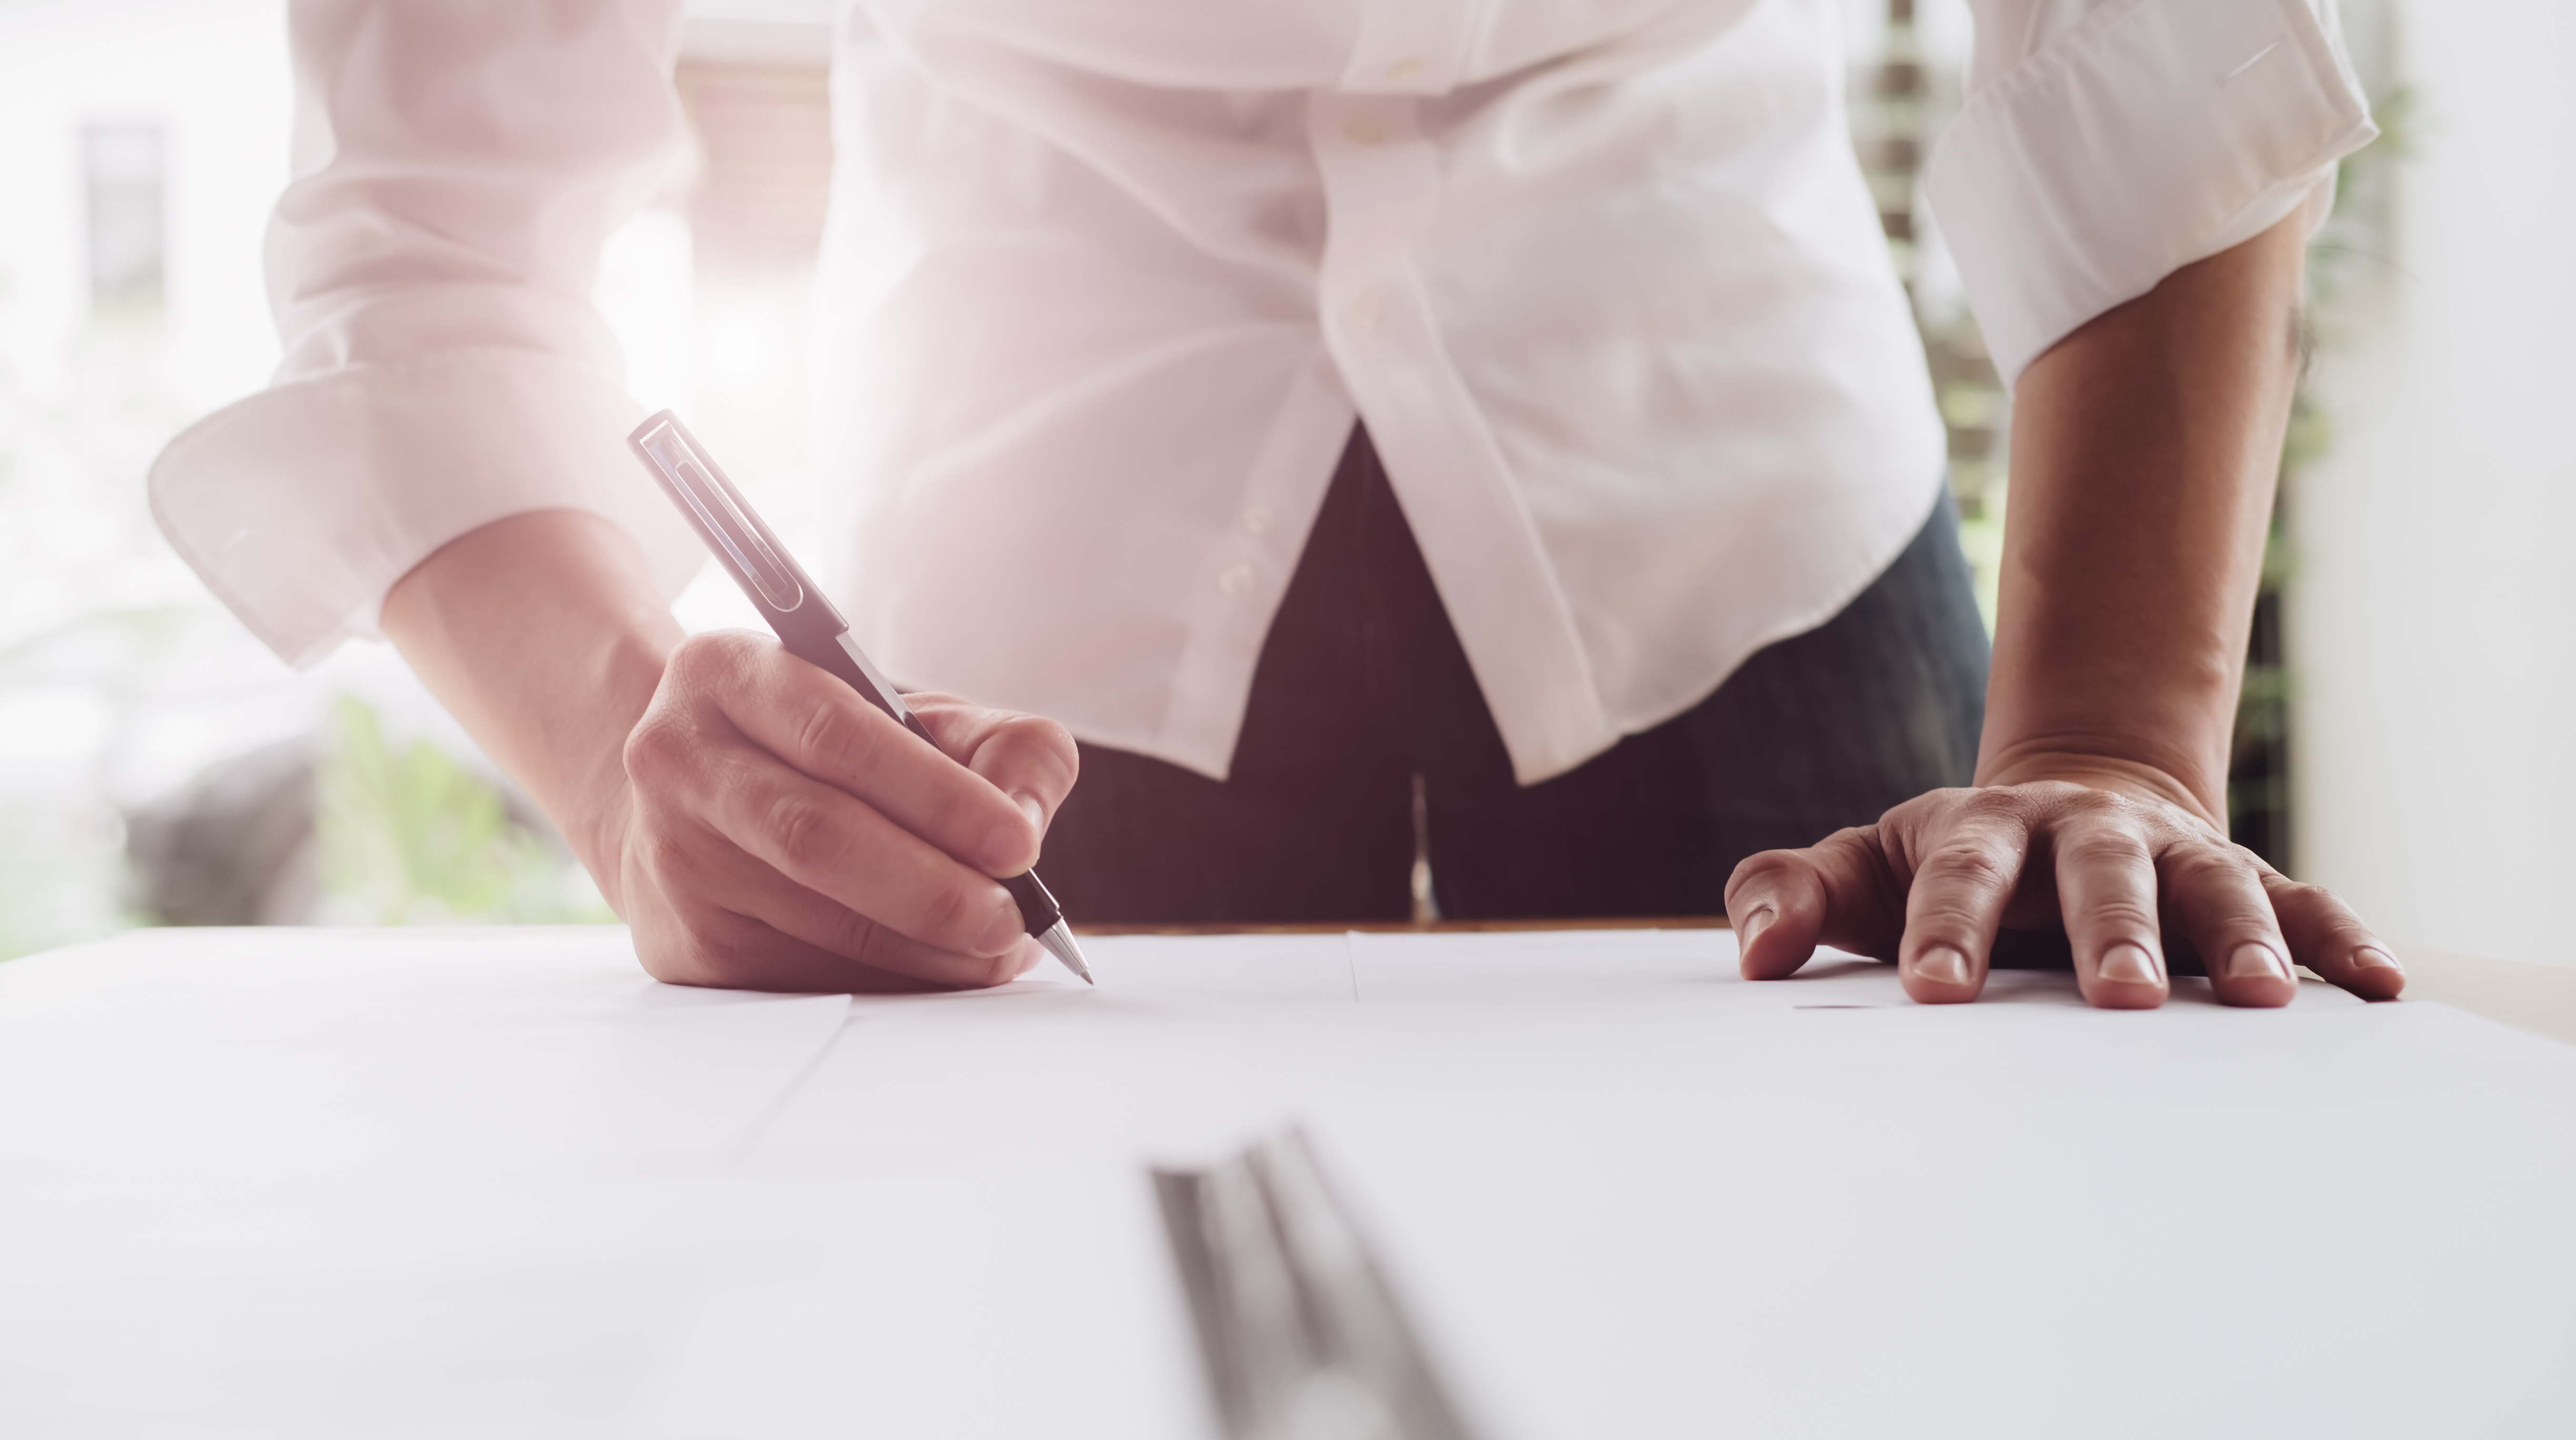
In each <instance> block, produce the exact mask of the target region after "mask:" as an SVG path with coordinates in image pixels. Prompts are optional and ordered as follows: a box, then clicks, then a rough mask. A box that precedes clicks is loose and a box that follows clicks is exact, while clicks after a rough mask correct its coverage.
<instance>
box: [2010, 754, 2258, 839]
mask: <svg viewBox="0 0 2576 1440" xmlns="http://www.w3.org/2000/svg"><path fill="white" fill-rule="evenodd" d="M2043 781H2059V782H2063V783H2067V784H2075V785H2083V786H2086V787H2088V788H2091V789H2095V790H2108V791H2111V792H2112V793H2114V794H2119V795H2127V796H2129V797H2131V798H2133V799H2140V800H2161V801H2164V802H2165V803H2166V804H2169V805H2172V806H2174V807H2176V808H2177V809H2180V810H2182V811H2184V812H2185V813H2187V814H2190V815H2192V816H2194V817H2196V818H2198V819H2199V820H2200V821H2201V823H2203V824H2205V825H2207V826H2209V828H2210V829H2212V830H2214V831H2216V832H2217V833H2218V834H2219V835H2221V836H2224V835H2225V834H2226V833H2227V798H2226V797H2227V791H2226V775H2225V773H2224V772H2223V771H2217V772H2215V773H2213V772H2211V770H2210V769H2209V767H2207V766H2203V765H2195V764H2193V763H2191V762H2189V761H2188V760H2186V759H2183V758H2181V757H2177V756H2171V755H2162V756H2160V755H2156V754H2155V753H2154V752H2153V749H2152V747H2147V746H2134V747H2132V746H2126V745H2120V744H2106V743H2101V742H2099V741H2088V742H2086V743H2083V744H2072V745H2071V744H2067V743H2065V742H2063V741H2057V742H2047V741H2004V742H1990V743H1989V744H1988V745H1987V746H1986V747H1985V749H1984V751H1983V752H1982V753H1981V754H1980V755H1979V756H1978V758H1977V779H1976V783H1977V784H1979V785H1996V786H2000V785H2030V784H2037V783H2040V782H2043Z"/></svg>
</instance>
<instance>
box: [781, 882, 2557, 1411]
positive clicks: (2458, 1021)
mask: <svg viewBox="0 0 2576 1440" xmlns="http://www.w3.org/2000/svg"><path fill="white" fill-rule="evenodd" d="M1093 948H1094V951H1095V953H1094V956H1093V958H1094V961H1095V968H1096V970H1097V972H1098V974H1099V977H1100V989H1099V990H1098V991H1097V992H1095V993H1092V994H1089V995H1084V994H1078V993H1076V992H1075V989H1074V987H1072V986H1071V985H1069V984H1062V983H1056V982H1041V983H1036V984H1027V985H1022V986H1018V987H1010V988H1006V989H1004V990H1002V991H998V992H990V993H985V994H976V995H956V996H940V997H907V998H901V999H891V1000H883V1001H878V1000H868V1001H861V1002H859V1003H858V1005H857V1007H856V1013H855V1016H854V1019H853V1022H852V1024H851V1026H850V1028H849V1029H848V1030H847V1031H846V1032H845V1033H844V1034H843V1036H842V1037H841V1039H840V1040H839V1041H838V1042H837V1043H836V1045H835V1047H834V1049H833V1052H832V1054H831V1055H830V1056H829V1057H828V1058H827V1059H826V1060H825V1061H824V1062H823V1064H822V1065H821V1066H819V1067H818V1068H817V1070H816V1072H815V1074H814V1076H813V1078H812V1079H811V1080H810V1081H809V1082H808V1083H807V1084H806V1085H805V1086H803V1087H800V1089H799V1091H798V1094H797V1097H796V1099H795V1100H794V1101H793V1102H791V1104H790V1105H789V1106H788V1107H787V1108H786V1109H785V1110H783V1111H782V1112H781V1114H780V1115H779V1116H778V1118H777V1119H776V1121H774V1122H773V1123H772V1124H771V1125H770V1126H769V1127H768V1129H767V1130H766V1131H765V1132H764V1136H763V1140H762V1142H761V1147H760V1158H761V1159H762V1160H764V1161H766V1162H769V1163H777V1164H780V1165H782V1166H794V1167H799V1168H808V1167H810V1168H837V1169H843V1170H845V1171H849V1172H857V1171H866V1172H869V1173H872V1174H876V1175H879V1176H883V1177H888V1178H891V1177H897V1176H902V1177H908V1178H909V1179H911V1180H913V1181H915V1182H917V1183H921V1184H923V1185H926V1186H944V1187H945V1188H947V1189H949V1191H950V1192H951V1193H952V1194H954V1195H955V1196H956V1197H958V1199H957V1202H956V1203H957V1207H958V1208H957V1210H956V1211H955V1218H954V1220H953V1221H952V1220H947V1219H944V1218H941V1217H935V1216H923V1217H921V1223H922V1225H923V1227H924V1228H920V1229H915V1230H912V1231H909V1232H907V1234H906V1238H905V1242H904V1248H905V1249H906V1251H907V1252H908V1253H909V1254H910V1255H911V1256H913V1257H916V1258H914V1259H913V1260H912V1261H910V1262H908V1263H909V1264H910V1265H911V1266H912V1267H913V1268H912V1269H911V1271H910V1273H913V1274H915V1275H919V1276H923V1277H924V1280H925V1282H926V1280H927V1271H928V1268H929V1265H930V1262H928V1261H925V1260H921V1259H919V1258H918V1257H921V1256H924V1255H927V1254H952V1255H953V1254H957V1253H964V1252H971V1253H972V1254H973V1255H974V1256H975V1258H974V1259H973V1260H972V1261H971V1262H969V1269H970V1270H971V1272H972V1275H973V1276H974V1277H976V1278H975V1279H973V1280H969V1281H967V1282H965V1283H964V1284H963V1285H962V1286H960V1287H958V1288H952V1289H949V1290H947V1291H946V1292H944V1293H943V1294H942V1296H941V1299H940V1300H939V1302H938V1303H937V1305H936V1307H935V1309H934V1311H933V1312H931V1313H927V1314H925V1313H924V1312H921V1311H919V1310H912V1311H909V1312H908V1313H895V1312H891V1311H890V1312H889V1313H886V1314H884V1315H881V1316H877V1317H875V1318H874V1319H872V1320H869V1321H867V1322H866V1334H867V1337H868V1348H867V1353H868V1354H869V1355H870V1357H871V1359H870V1361H869V1363H868V1364H867V1366H866V1367H865V1370H866V1379H867V1384H868V1386H869V1387H870V1389H871V1393H874V1394H876V1395H878V1396H880V1397H882V1398H884V1399H885V1400H886V1402H887V1403H888V1405H889V1406H890V1408H891V1411H892V1413H906V1414H909V1413H920V1412H921V1411H922V1410H923V1408H924V1407H928V1406H931V1405H933V1404H935V1403H936V1401H935V1397H936V1396H938V1395H950V1396H955V1395H960V1394H969V1393H971V1394H972V1396H973V1399H972V1402H971V1408H972V1409H973V1410H974V1412H975V1413H974V1414H973V1415H972V1416H971V1417H970V1416H968V1415H966V1414H964V1413H962V1411H961V1409H960V1407H959V1405H958V1403H957V1402H955V1401H954V1400H953V1399H952V1401H951V1403H950V1407H949V1412H948V1419H947V1422H946V1423H945V1424H944V1425H943V1426H942V1427H941V1428H940V1431H939V1433H943V1434H955V1435H994V1436H1000V1435H1009V1434H1015V1433H1022V1434H1024V1433H1034V1430H1036V1429H1044V1428H1047V1416H1048V1415H1049V1414H1050V1413H1053V1414H1056V1415H1062V1414H1065V1413H1071V1412H1074V1411H1079V1412H1080V1413H1082V1414H1084V1415H1085V1416H1086V1418H1087V1419H1091V1420H1096V1421H1097V1424H1096V1425H1093V1426H1090V1427H1088V1429H1087V1433H1097V1434H1104V1435H1112V1434H1114V1435H1182V1434H1208V1433H1213V1432H1212V1421H1211V1419H1210V1417H1209V1415H1208V1414H1207V1412H1206V1411H1205V1409H1204V1406H1205V1403H1206V1402H1205V1401H1204V1399H1202V1400H1201V1401H1200V1404H1201V1406H1202V1409H1201V1411H1200V1412H1199V1413H1198V1414H1196V1415H1195V1416H1192V1415H1187V1414H1182V1415H1176V1414H1175V1413H1174V1410H1173V1400H1172V1396H1173V1395H1174V1393H1175V1392H1176V1390H1177V1389H1178V1388H1179V1387H1184V1386H1196V1385H1197V1384H1198V1383H1199V1382H1198V1377H1197V1376H1196V1375H1195V1374H1193V1373H1191V1372H1189V1371H1188V1370H1187V1369H1186V1368H1185V1361H1186V1359H1187V1358H1188V1357H1189V1356H1190V1355H1191V1338H1190V1334H1189V1330H1188V1326H1187V1323H1186V1316H1187V1311H1186V1308H1185V1307H1184V1306H1183V1305H1182V1304H1181V1303H1180V1301H1179V1300H1178V1299H1177V1296H1178V1294H1179V1291H1180V1286H1179V1283H1178V1281H1177V1280H1176V1279H1175V1278H1174V1277H1173V1275H1172V1271H1171V1269H1170V1263H1171V1262H1170V1258H1169V1256H1168V1254H1167V1253H1166V1249H1165V1246H1164V1244H1163V1243H1162V1242H1163V1236H1162V1235H1161V1234H1160V1233H1159V1229H1160V1227H1159V1226H1158V1224H1157V1223H1156V1220H1155V1217H1154V1212H1153V1210H1152V1207H1151V1206H1150V1205H1149V1204H1148V1203H1147V1199H1146V1193H1145V1187H1144V1186H1143V1185H1142V1184H1141V1183H1140V1182H1139V1180H1138V1178H1137V1177H1138V1176H1139V1174H1140V1173H1141V1172H1142V1171H1143V1170H1144V1169H1145V1168H1146V1167H1148V1166H1151V1165H1163V1166H1169V1165H1176V1164H1177V1165H1205V1164H1208V1163H1211V1162H1215V1161H1219V1160H1221V1159H1222V1158H1223V1157H1224V1156H1226V1155H1227V1154H1228V1153H1230V1152H1231V1151H1232V1150H1233V1149H1235V1148H1236V1147H1238V1146H1240V1145H1241V1144H1242V1143H1245V1142H1247V1141H1249V1140H1252V1139H1255V1138H1257V1137H1259V1136H1260V1135H1262V1134H1264V1133H1268V1132H1269V1131H1270V1130H1271V1129H1272V1128H1273V1127H1275V1126H1278V1125H1281V1124H1285V1123H1291V1122H1294V1123H1297V1124H1300V1125H1302V1126H1303V1127H1304V1129H1305V1130H1306V1132H1307V1133H1308V1134H1310V1135H1311V1136H1312V1137H1313V1140H1314V1143H1315V1146H1316V1149H1317V1151H1318V1152H1319V1154H1320V1156H1321V1157H1322V1159H1323V1160H1324V1162H1325V1163H1326V1166H1327V1168H1328V1169H1329V1171H1330V1173H1332V1174H1333V1175H1334V1176H1335V1177H1336V1178H1337V1179H1338V1180H1339V1181H1341V1182H1342V1183H1343V1185H1344V1187H1345V1188H1346V1190H1347V1192H1348V1193H1347V1197H1346V1198H1347V1200H1348V1202H1349V1204H1350V1206H1351V1208H1352V1210H1353V1211H1354V1213H1355V1214H1356V1215H1357V1217H1358V1218H1359V1220H1360V1221H1361V1222H1362V1223H1363V1224H1364V1227H1365V1230H1366V1233H1368V1234H1369V1235H1370V1236H1371V1238H1372V1239H1373V1241H1374V1242H1375V1249H1376V1250H1377V1252H1378V1253H1379V1254H1380V1255H1381V1256H1382V1257H1383V1258H1384V1260H1385V1262H1386V1264H1387V1267H1388V1270H1389V1271H1390V1277H1391V1279H1392V1280H1393V1282H1394V1284H1395V1287H1396V1289H1397V1291H1398V1292H1399V1293H1400V1294H1401V1295H1403V1296H1404V1297H1405V1298H1406V1300H1407V1301H1408V1307H1409V1309H1410V1312H1411V1314H1412V1316H1413V1318H1414V1319H1415V1320H1416V1321H1417V1322H1418V1323H1419V1325H1420V1328H1421V1331H1422V1333H1423V1335H1424V1337H1425V1340H1426V1344H1427V1345H1428V1347H1429V1349H1430V1351H1431V1352H1432V1359H1433V1360H1434V1361H1435V1362H1436V1363H1437V1365H1438V1368H1439V1370H1440V1372H1441V1373H1442V1374H1443V1375H1444V1376H1446V1377H1447V1378H1448V1379H1449V1380H1450V1381H1451V1383H1452V1385H1453V1387H1454V1390H1455V1392H1456V1396H1457V1398H1458V1400H1459V1403H1460V1407H1461V1409H1462V1410H1463V1411H1465V1412H1466V1415H1467V1419H1468V1421H1469V1423H1470V1427H1471V1428H1472V1429H1473V1430H1474V1431H1475V1432H1476V1433H1478V1434H1481V1435H1488V1436H1494V1437H1513V1436H1520V1437H1533V1440H1535V1437H1549V1436H1563V1437H1583V1436H1595V1435H1614V1434H1615V1435H1704V1434H1745V1435H1830V1436H1881V1435H1888V1434H1909V1435H1947V1434H1957V1435H1975V1436H1980V1437H1984V1436H1998V1435H2003V1436H2052V1437H2056V1436H2065V1435H2077V1434H2080V1435H2086V1436H2120V1435H2135V1436H2170V1435H2174V1434H2180V1433H2190V1434H2202V1435H2247V1436H2253V1435H2277V1434H2281V1433H2313V1434H2333V1435H2338V1436H2350V1435H2391V1436H2395V1435H2420V1434H2424V1433H2435V1432H2447V1433H2478V1434H2482V1435H2509V1434H2549V1433H2559V1432H2563V1429H2564V1427H2565V1426H2566V1424H2567V1423H2568V1422H2569V1421H2570V1419H2571V1418H2576V1395H2571V1394H2570V1391H2569V1387H2565V1386H2563V1385H2561V1384H2560V1383H2559V1382H2558V1380H2557V1378H2556V1377H2558V1376H2559V1375H2561V1374H2562V1373H2563V1355H2564V1353H2565V1352H2566V1349H2567V1347H2570V1346H2576V1234H2572V1233H2571V1229H2576V1227H2569V1226H2568V1225H2567V1224H2566V1223H2565V1222H2564V1218H2563V1217H2564V1215H2565V1214H2566V1213H2570V1210H2571V1207H2576V1146H2571V1145H2569V1144H2568V1143H2567V1142H2568V1140H2569V1138H2570V1128H2571V1125H2576V1120H2571V1118H2570V1117H2576V1050H2570V1049H2569V1048H2568V1047H2565V1046H2560V1045H2556V1044H2553V1043H2551V1042H2547V1041H2543V1040H2539V1039H2536V1038H2532V1037H2527V1036H2522V1035H2519V1034H2516V1033H2513V1032H2510V1031H2507V1030H2504V1029H2502V1028H2501V1027H2497V1026H2493V1025H2491V1024H2488V1023H2487V1022H2484V1021H2480V1020H2476V1019H2474V1018H2471V1017H2468V1016H2464V1015H2461V1014H2459V1013H2457V1012H2453V1011H2449V1010H2446V1009H2443V1008H2441V1007H2436V1006H2407V1005H2386V1006H2365V1005H2363V1004H2361V1003H2360V1002H2358V1001H2356V1000H2354V999H2352V997H2350V996H2348V995H2345V994H2343V993H2342V992H2340V991H2335V990H2332V989H2330V988H2328V987H2325V986H2322V985H2315V984H2311V985H2309V986H2307V987H2305V989H2304V992H2303V993H2302V995H2301V996H2300V997H2299V999H2298V1001H2297V1003H2296V1004H2295V1005H2294V1006H2292V1007H2291V1008H2290V1009H2288V1010H2286V1011H2280V1012H2253V1011H2241V1010H2235V1009H2230V1008H2227V1007H2222V1006H2219V1005H2216V1004H2215V1003H2213V1002H2212V1001H2211V999H2210V997H2209V993H2208V990H2207V986H2206V982H2204V981H2200V980H2189V979H2187V980H2183V981H2180V982H2178V984H2177V989H2176V996H2175V1000H2174V1003H2173V1004H2172V1005H2170V1006H2169V1007H2168V1008H2167V1009H2166V1010H2164V1011H2163V1012H2160V1013H2153V1014H2135V1013H2130V1014H2114V1013H2106V1012H2097V1011H2094V1010H2091V1009H2089V1008H2088V1007H2086V1006H2084V1004H2083V1003H2082V1000H2081V997H2080V996H2079V995H2078V994H2077V993H2076V991H2075V987H2074V983H2073V979H2072V977H2071V976H2068V975H2063V974H2045V973H2017V974H2008V975H1997V976H1996V977H1994V984H1993V986H1992V987H1991V989H1990V991H1989V997H1988V999H1987V1000H1986V1001H1985V1002H1983V1003H1980V1004H1978V1005H1974V1006H1964V1007H1942V1008H1927V1007H1918V1006H1914V1005H1911V1004H1909V1003H1907V1002H1906V1001H1905V1000H1904V997H1903V995H1902V993H1901V991H1900V990H1899V988H1898V986H1897V983H1896V979H1895V975H1894V973H1893V971H1892V970H1891V969H1890V968H1889V967H1885V966H1882V965H1878V964H1875V963H1872V962H1867V961H1861V960H1857V959H1852V958H1848V957H1845V958H1834V957H1830V956H1828V957H1820V958H1819V960H1818V961H1817V962H1816V963H1815V964H1814V965H1813V966H1811V967H1810V973H1808V974H1807V975H1805V976H1802V977H1801V978H1799V979H1795V980H1792V981H1787V982H1782V983H1778V984H1760V985H1756V984H1747V983H1745V982H1743V981H1741V980H1739V979H1737V978H1736V977H1735V974H1734V959H1735V957H1734V952H1733V946H1732V942H1731V937H1729V936H1727V935H1726V934H1724V933H1723V932H1669V933H1660V934H1657V933H1636V932H1620V933H1594V934H1588V935H1586V934H1562V933H1556V934H1551V933H1535V934H1488V935H1430V936H1409V935H1407V936H1394V935H1356V936H1349V937H1330V936H1292V937H1241V938H1230V939H1225V940H1218V941H1202V940H1190V939H1179V938H1173V939H1118V940H1104V941H1103V942H1101V943H1100V944H1099V945H1097V946H1095V947H1093ZM1230 960H1240V961H1246V962H1252V963H1247V964H1245V965H1244V967H1243V972H1242V974H1243V984H1244V989H1243V991H1242V993H1240V994H1237V993H1231V986H1230V984H1229V976H1230V970H1231V967H1230V964H1229V961H1230ZM1067 1077H1072V1078H1073V1079H1074V1080H1076V1081H1078V1083H1065V1082H1066V1080H1067ZM1069 1237H1079V1238H1078V1239H1073V1238H1069ZM1139 1274H1141V1275H1142V1276H1143V1277H1144V1279H1143V1280H1141V1281H1139V1280H1137V1279H1135V1278H1132V1277H1135V1276H1137V1275H1139ZM1120 1276H1129V1277H1131V1278H1130V1279H1128V1280H1127V1281H1125V1282H1124V1283H1123V1285H1122V1282H1121V1281H1120V1280H1119V1278H1118V1277H1120ZM1139 1285H1142V1287H1143V1288H1142V1290H1141V1291H1140V1290H1139V1289H1138V1288H1136V1287H1138V1286H1139ZM1059 1287H1060V1288H1059ZM903 1293H917V1292H910V1291H905V1292H903ZM1070 1335H1079V1336H1082V1337H1083V1340H1084V1343H1083V1347H1082V1348H1081V1349H1080V1350H1079V1352H1078V1353H1068V1351H1067V1347H1066V1346H1065V1344H1064V1341H1063V1338H1062V1337H1065V1336H1070ZM970 1341H971V1342H975V1343H981V1344H985V1345H993V1346H999V1347H1000V1348H1002V1349H1003V1350H1005V1351H1006V1352H1007V1353H1009V1354H1011V1355H1012V1356H1013V1357H1014V1361H1013V1371H1012V1373H1013V1375H1014V1376H1015V1378H1016V1380H1017V1382H1018V1383H1015V1384H1013V1385H1010V1386H1003V1387H984V1388H981V1389H978V1388H977V1387H976V1386H975V1383H974V1376H975V1373H976V1372H977V1369H978V1368H979V1367H980V1366H981V1365H982V1364H983V1363H984V1362H983V1359H982V1355H984V1354H988V1353H989V1352H988V1351H987V1352H978V1351H976V1350H974V1349H973V1348H972V1345H971V1344H970ZM1070 1397H1080V1399H1079V1400H1078V1401H1077V1400H1073V1399H1071V1398H1070Z"/></svg>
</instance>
